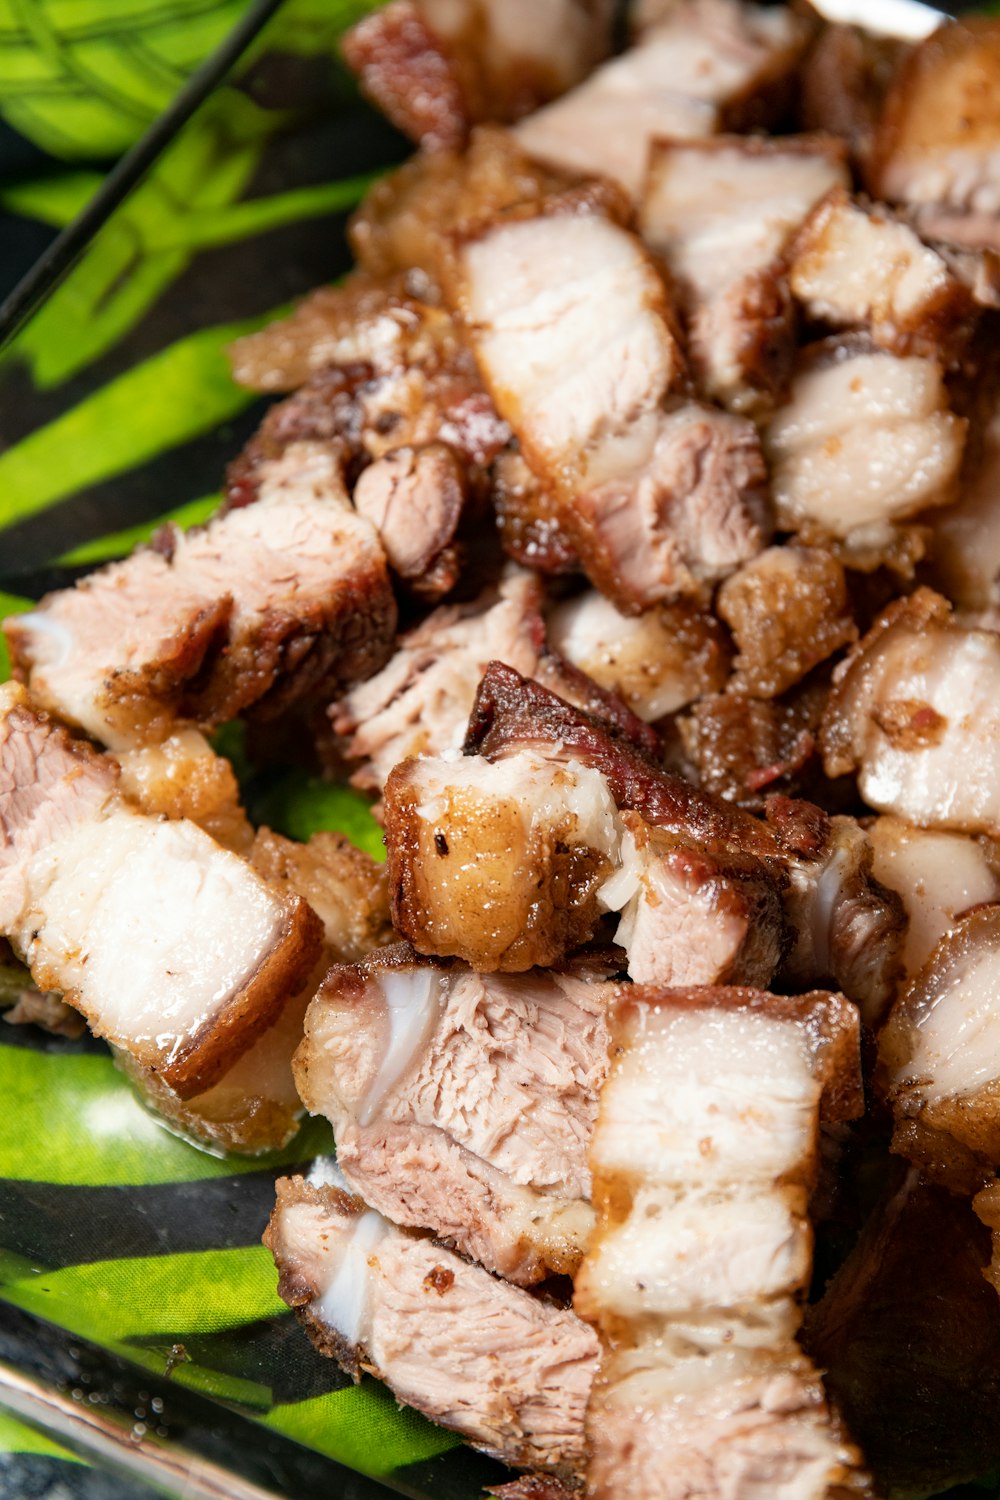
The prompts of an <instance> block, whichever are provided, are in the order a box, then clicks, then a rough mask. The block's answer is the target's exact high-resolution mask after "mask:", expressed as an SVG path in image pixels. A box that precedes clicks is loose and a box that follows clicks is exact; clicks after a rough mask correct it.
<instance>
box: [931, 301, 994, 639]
mask: <svg viewBox="0 0 1000 1500" xmlns="http://www.w3.org/2000/svg"><path fill="white" fill-rule="evenodd" d="M983 332H984V336H985V338H986V339H988V340H989V342H990V343H991V344H993V346H994V348H995V334H994V330H993V329H992V328H989V327H988V326H987V327H985V328H984V330H983ZM977 352H978V351H977ZM973 392H974V394H973V398H972V402H971V407H972V409H971V412H970V414H969V437H968V442H967V443H966V448H965V457H964V461H963V464H962V473H961V483H960V489H959V495H958V499H957V500H956V501H955V503H954V504H953V505H949V506H948V507H947V508H946V509H945V510H942V511H937V512H935V514H934V515H932V516H929V517H928V518H927V519H928V521H929V523H930V525H931V527H932V532H931V537H930V542H929V545H928V563H929V566H930V570H931V573H932V575H933V578H934V582H935V584H936V585H938V586H939V587H940V589H941V592H942V593H944V594H947V596H948V598H949V599H951V600H952V601H953V602H954V603H955V604H957V605H958V606H959V607H960V608H961V609H967V610H988V609H991V608H993V607H994V606H996V605H998V604H1000V504H998V503H997V496H998V495H1000V369H998V366H997V362H996V359H995V356H994V357H990V355H989V354H987V356H986V358H985V360H984V361H983V363H982V365H981V367H980V368H979V369H978V371H977V373H976V376H975V378H974V385H973Z"/></svg>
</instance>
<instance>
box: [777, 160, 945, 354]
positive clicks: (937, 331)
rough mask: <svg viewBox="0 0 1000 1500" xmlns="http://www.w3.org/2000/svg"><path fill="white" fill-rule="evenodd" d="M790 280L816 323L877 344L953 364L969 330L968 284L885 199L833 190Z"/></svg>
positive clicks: (807, 230) (804, 233)
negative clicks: (859, 333)
mask: <svg viewBox="0 0 1000 1500" xmlns="http://www.w3.org/2000/svg"><path fill="white" fill-rule="evenodd" d="M790 258H791V269H790V272H789V279H790V283H791V288H792V291H793V293H794V294H795V297H796V299H797V300H798V301H799V302H800V303H801V305H802V307H803V308H804V310H805V313H806V315H807V317H809V318H810V319H811V320H812V321H813V322H817V323H829V324H830V325H831V326H832V327H834V328H861V329H865V330H867V332H868V333H869V334H870V335H871V338H872V342H873V343H874V344H875V345H876V346H877V347H878V348H879V349H888V350H889V351H890V353H892V354H898V355H900V356H901V357H905V356H906V355H910V354H915V355H918V356H921V357H924V358H928V359H939V360H941V361H942V363H944V364H951V363H953V362H954V361H955V360H956V359H957V357H958V356H959V355H960V353H961V351H962V350H963V349H964V347H965V345H966V344H967V342H968V339H969V335H970V333H971V331H972V322H973V313H974V310H975V309H974V302H973V298H972V295H971V293H970V292H969V289H968V287H967V286H965V285H964V283H963V282H962V281H960V280H959V279H958V278H957V277H956V276H954V275H952V273H951V271H950V269H949V267H948V265H947V262H946V261H945V260H944V258H943V257H942V256H940V255H938V254H937V252H936V251H934V250H932V249H931V248H930V247H929V246H928V245H925V244H924V243H923V241H922V240H921V239H920V238H919V237H918V236H917V235H916V234H915V233H914V232H913V230H912V229H911V228H910V226H909V225H908V224H905V223H904V222H903V221H902V220H901V219H898V218H896V217H895V215H893V214H892V213H890V212H889V210H888V209H886V208H884V207H883V206H882V205H881V204H874V205H869V204H863V203H860V202H859V201H858V200H857V199H856V198H852V197H851V195H850V194H849V193H848V192H847V191H846V190H845V188H843V187H839V188H834V190H833V191H832V192H831V193H829V194H828V195H827V196H826V197H825V198H824V199H823V201H822V203H820V204H819V205H818V206H817V207H816V208H815V209H814V211H813V212H812V214H810V216H809V218H808V220H807V222H806V223H805V225H804V226H803V228H802V230H801V232H800V233H799V235H798V237H797V238H796V240H795V243H794V245H793V246H792V249H791V256H790Z"/></svg>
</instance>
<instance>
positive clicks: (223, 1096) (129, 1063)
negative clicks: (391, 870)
mask: <svg viewBox="0 0 1000 1500" xmlns="http://www.w3.org/2000/svg"><path fill="white" fill-rule="evenodd" d="M250 863H251V864H252V865H253V868H254V869H255V870H256V872H257V874H258V875H260V876H261V877H262V878H263V879H264V880H265V881H266V882H267V884H268V886H269V887H270V888H271V889H272V890H273V891H277V892H278V893H280V894H282V895H284V896H285V897H286V898H288V899H291V900H295V899H296V898H297V897H301V898H302V899H303V900H304V901H308V903H309V905H310V907H311V908H312V910H313V911H314V912H315V913H316V915H317V916H318V917H319V919H320V921H321V923H322V927H323V941H322V947H321V950H320V955H319V958H318V960H317V962H316V963H315V964H314V965H313V968H312V971H311V973H310V974H309V976H308V978H307V979H306V981H305V983H304V984H303V986H302V988H301V989H300V991H299V992H298V994H296V995H294V996H292V997H291V998H290V999H289V1000H288V1001H287V1002H286V1004H285V1007H284V1009H283V1010H282V1012H281V1015H280V1017H279V1019H278V1020H277V1021H276V1022H275V1024H274V1025H273V1026H271V1027H269V1028H268V1030H267V1031H265V1032H264V1033H263V1035H262V1036H261V1037H259V1038H258V1040H257V1041H256V1042H254V1044H253V1046H252V1047H251V1048H250V1049H249V1050H248V1051H247V1052H245V1053H244V1054H243V1056H242V1057H241V1058H239V1060H238V1061H237V1062H236V1063H235V1065H234V1066H233V1067H231V1068H230V1069H228V1071H227V1072H226V1073H225V1074H224V1075H223V1077H222V1078H220V1079H219V1081H218V1082H217V1083H215V1084H213V1086H212V1087H211V1088H210V1089H206V1090H205V1091H204V1092H203V1093H200V1094H198V1095H197V1097H196V1098H193V1099H187V1100H184V1099H181V1098H180V1097H179V1096H178V1095H177V1094H176V1093H175V1092H174V1091H173V1089H171V1088H169V1087H168V1085H167V1084H166V1083H164V1082H163V1080H162V1079H161V1078H160V1077H159V1076H158V1075H157V1074H156V1072H155V1071H154V1070H153V1069H151V1068H148V1067H144V1066H143V1065H142V1064H141V1063H140V1062H139V1061H138V1060H137V1059H136V1058H134V1057H131V1056H130V1055H129V1054H128V1053H127V1052H121V1051H119V1052H117V1053H116V1061H117V1063H118V1066H119V1067H120V1068H121V1069H122V1071H123V1072H124V1073H125V1074H126V1075H127V1076H128V1077H129V1079H130V1080H131V1082H132V1083H133V1085H134V1086H135V1087H136V1089H137V1090H138V1091H139V1093H140V1095H141V1096H142V1097H143V1098H145V1099H146V1100H147V1101H148V1103H150V1104H151V1105H152V1107H153V1108H154V1109H155V1110H156V1111H157V1112H158V1113H159V1114H161V1115H164V1116H165V1117H166V1118H167V1119H169V1120H171V1121H172V1122H173V1124H174V1125H175V1126H177V1127H178V1128H179V1129H180V1130H181V1131H182V1132H183V1133H184V1134H185V1135H187V1136H189V1137H191V1138H192V1139H194V1140H195V1141H197V1142H199V1143H200V1144H203V1145H204V1144H206V1143H207V1144H208V1145H209V1146H210V1147H211V1148H212V1149H216V1150H218V1149H219V1148H221V1149H222V1150H225V1151H238V1152H244V1153H247V1154H251V1155H252V1154H255V1153H258V1152H261V1151H275V1150H279V1149H280V1148H281V1147H282V1146H285V1145H287V1144H288V1142H289V1141H290V1140H291V1139H292V1137H293V1136H294V1135H295V1132H296V1131H297V1130H298V1128H299V1123H300V1120H301V1117H302V1113H303V1103H302V1100H301V1099H300V1098H299V1093H298V1090H297V1088H296V1085H295V1079H294V1077H293V1074H292V1057H293V1054H294V1052H295V1049H296V1048H297V1047H298V1045H299V1043H300V1042H301V1041H302V1036H303V1025H304V1020H305V1014H306V1007H307V1006H308V1005H309V1002H310V1001H311V1000H312V998H313V996H314V994H315V993H316V990H317V988H318V987H319V984H320V981H321V980H322V978H323V975H324V974H325V973H326V971H327V969H328V968H329V966H330V965H331V964H332V963H341V964H342V963H358V962H360V960H361V959H363V958H364V957H365V956H366V955H367V954H368V953H370V952H372V951H373V950H374V949H375V948H377V947H380V946H381V945H383V944H385V943H388V942H390V941H391V940H392V935H393V934H392V928H391V926H390V923H389V894H388V888H387V886H386V880H385V869H384V867H383V866H382V865H377V864H376V863H375V861H374V860H373V859H370V858H369V857H368V855H366V854H363V853H362V852H361V850H360V849H355V848H354V846H353V845H352V844H351V843H350V842H349V841H348V840H347V839H346V838H344V837H343V836H342V835H341V834H337V833H316V834H313V836H312V838H311V839H310V840H309V842H308V843H306V844H297V843H295V842H293V841H292V840H291V839H286V838H282V836H281V835H280V834H277V833H272V832H271V830H270V829H269V828H261V829H259V830H258V832H257V834H256V836H255V837H254V839H253V848H252V850H251V852H250Z"/></svg>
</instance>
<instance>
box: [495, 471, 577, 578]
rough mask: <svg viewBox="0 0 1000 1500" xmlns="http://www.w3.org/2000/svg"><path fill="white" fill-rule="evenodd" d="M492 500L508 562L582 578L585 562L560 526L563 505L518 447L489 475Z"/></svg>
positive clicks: (541, 570)
mask: <svg viewBox="0 0 1000 1500" xmlns="http://www.w3.org/2000/svg"><path fill="white" fill-rule="evenodd" d="M490 498H491V500H492V501H493V509H494V512H495V513H496V521H497V530H498V532H499V535H500V545H501V546H502V547H503V550H504V551H505V552H506V554H507V556H508V557H511V558H513V559H514V561H515V562H518V563H520V564H521V565H522V566H523V567H525V568H534V569H536V570H537V571H538V572H539V573H577V572H579V570H580V560H579V558H578V557H577V555H576V548H575V547H574V546H573V543H572V542H571V541H570V539H569V537H568V535H567V534H566V530H565V528H564V527H563V525H562V524H561V522H560V520H559V502H558V500H557V499H556V496H555V495H554V494H553V492H552V490H551V489H549V488H548V486H546V485H544V484H543V483H542V481H541V480H540V479H539V477H538V475H537V474H536V473H535V472H534V471H533V470H532V469H531V468H530V467H529V465H528V463H527V461H526V460H525V457H524V454H523V453H522V452H521V449H520V445H519V444H518V443H517V442H516V441H515V442H513V443H511V444H510V446H509V447H507V448H505V449H504V450H503V452H502V453H498V454H497V457H496V459H495V460H494V463H493V467H492V469H491V471H490Z"/></svg>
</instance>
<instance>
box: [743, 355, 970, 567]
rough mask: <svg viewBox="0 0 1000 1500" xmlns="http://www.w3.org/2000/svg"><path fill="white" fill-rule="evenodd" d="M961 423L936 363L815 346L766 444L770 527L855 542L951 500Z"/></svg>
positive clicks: (959, 452)
mask: <svg viewBox="0 0 1000 1500" xmlns="http://www.w3.org/2000/svg"><path fill="white" fill-rule="evenodd" d="M965 428H966V424H965V422H964V421H963V420H962V419H961V418H960V417H957V416H956V415H955V413H954V412H953V411H951V410H950V409H949V405H948V394H947V391H946V389H945V386H944V381H943V371H942V367H941V365H940V364H939V363H938V362H937V361H936V360H931V359H918V358H916V357H909V358H906V359H898V358H897V357H896V356H895V355H892V354H889V353H888V352H887V351H886V350H883V349H877V348H875V347H874V345H872V344H871V342H870V341H869V340H868V339H867V337H866V336H863V335H851V336H848V337H846V338H844V339H831V340H829V341H824V342H823V343H821V344H818V345H814V346H813V347H812V348H811V349H809V350H808V351H806V353H805V355H804V356H802V357H801V362H800V367H799V370H798V372H797V374H796V375H795V377H794V379H793V381H792V386H791V391H790V394H789V399H788V403H787V405H785V406H782V407H779V408H778V410H777V412H776V413H775V415H774V417H773V418H772V419H771V421H770V423H769V424H768V427H767V429H766V431H765V434H764V447H765V451H766V452H767V455H768V457H769V459H770V461H771V477H772V483H773V489H774V500H775V507H776V511H777V517H778V523H779V525H780V526H782V528H784V529H787V530H795V531H803V532H814V533H815V532H818V533H820V534H826V535H828V536H834V537H840V538H855V537H859V538H863V537H864V536H865V535H866V534H872V533H877V532H878V530H879V529H880V528H885V526H886V524H887V523H891V522H895V521H897V520H901V519H903V518H904V517H907V516H912V515H915V514H916V512H917V511H920V510H925V509H928V508H929V507H931V506H935V505H947V504H949V503H950V502H951V501H952V500H954V498H955V496H956V493H957V485H958V472H959V466H960V464H961V460H962V448H963V444H964V441H965Z"/></svg>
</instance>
